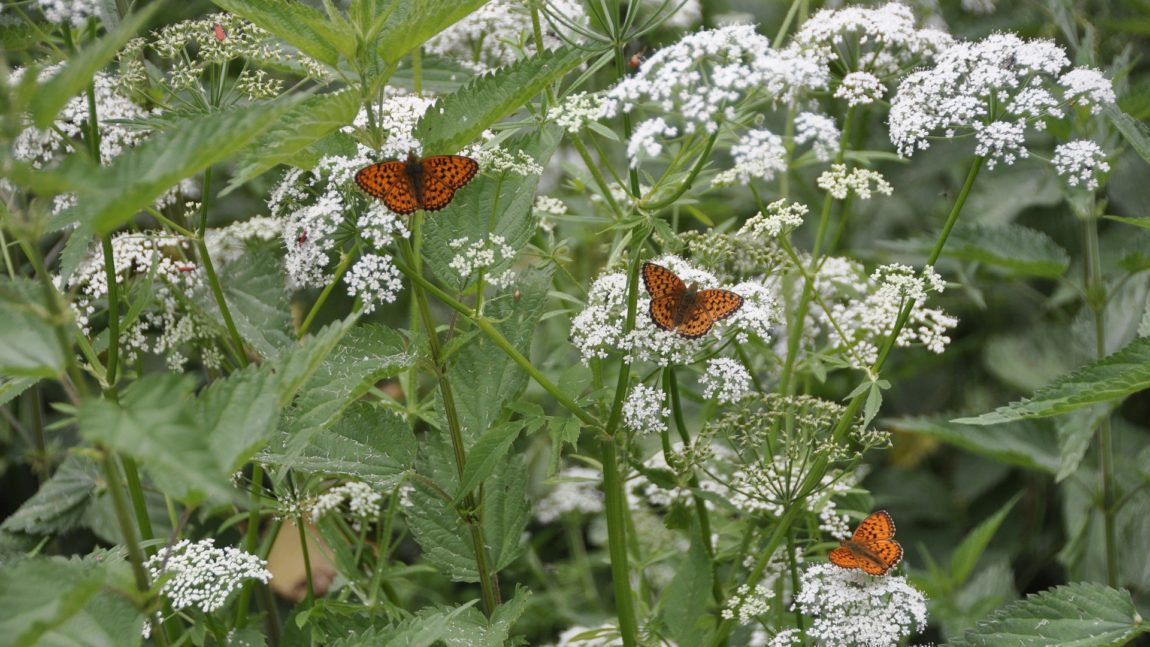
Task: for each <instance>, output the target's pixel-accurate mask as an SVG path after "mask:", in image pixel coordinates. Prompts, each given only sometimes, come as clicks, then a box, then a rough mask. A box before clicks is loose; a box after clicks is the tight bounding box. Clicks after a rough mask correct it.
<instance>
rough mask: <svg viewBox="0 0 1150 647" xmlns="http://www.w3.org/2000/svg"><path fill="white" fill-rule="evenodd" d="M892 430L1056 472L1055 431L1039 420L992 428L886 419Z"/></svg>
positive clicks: (937, 420)
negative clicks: (920, 435)
mask: <svg viewBox="0 0 1150 647" xmlns="http://www.w3.org/2000/svg"><path fill="white" fill-rule="evenodd" d="M883 424H885V425H886V426H887V427H889V428H890V429H891V430H898V431H905V432H909V433H915V434H922V435H924V436H930V437H932V438H937V439H938V440H941V441H943V442H945V443H949V444H951V445H954V446H956V447H960V448H962V449H965V450H967V451H971V452H974V453H976V454H979V455H981V456H986V457H988V458H992V459H994V460H997V461H1001V462H1003V463H1008V464H1010V465H1017V466H1019V467H1025V468H1026V469H1032V470H1038V471H1041V472H1047V473H1049V474H1056V473H1057V472H1058V466H1059V461H1060V458H1059V452H1058V447H1057V445H1056V443H1055V439H1054V431H1053V430H1052V429H1050V428H1049V427H1043V426H1041V425H1040V423H1039V422H1036V421H1019V422H1015V423H1011V424H1008V425H1004V426H1001V427H995V428H994V429H988V428H986V427H975V426H967V425H960V424H956V423H954V422H948V421H947V420H945V419H944V418H941V417H939V418H926V417H905V418H894V419H890V420H884V421H883Z"/></svg>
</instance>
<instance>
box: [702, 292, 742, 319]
mask: <svg viewBox="0 0 1150 647" xmlns="http://www.w3.org/2000/svg"><path fill="white" fill-rule="evenodd" d="M695 301H696V302H697V303H698V304H699V305H701V306H702V307H703V308H705V309H706V310H707V314H708V315H710V316H711V319H712V320H713V321H722V320H723V319H726V318H727V317H729V316H731V315H733V314H735V313H736V312H738V310H739V308H741V307H743V297H741V296H739V295H737V294H735V293H734V292H731V291H730V290H699V293H698V294H696V295H695Z"/></svg>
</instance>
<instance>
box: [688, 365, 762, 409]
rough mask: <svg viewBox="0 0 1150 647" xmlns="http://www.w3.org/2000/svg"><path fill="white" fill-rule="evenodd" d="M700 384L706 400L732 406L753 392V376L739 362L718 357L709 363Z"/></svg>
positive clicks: (700, 378)
mask: <svg viewBox="0 0 1150 647" xmlns="http://www.w3.org/2000/svg"><path fill="white" fill-rule="evenodd" d="M699 384H701V385H702V386H703V397H704V398H707V399H708V400H709V399H711V398H714V399H716V400H718V401H719V402H720V403H721V404H731V403H734V402H738V401H739V400H741V399H742V398H743V396H745V395H747V394H748V393H750V392H751V374H750V373H749V372H747V369H746V367H745V366H743V365H742V364H741V363H739V362H738V360H734V359H731V358H729V357H716V358H714V359H712V360H710V361H709V362H707V370H706V371H704V372H703V374H702V376H700V377H699Z"/></svg>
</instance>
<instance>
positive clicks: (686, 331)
mask: <svg viewBox="0 0 1150 647" xmlns="http://www.w3.org/2000/svg"><path fill="white" fill-rule="evenodd" d="M643 284H644V285H646V286H647V292H649V293H650V294H651V308H650V313H651V320H652V321H654V322H655V325H656V326H658V327H660V328H662V329H663V330H673V331H675V332H677V333H679V334H680V335H682V336H683V337H686V338H687V339H695V338H697V337H702V336H703V335H705V334H707V332H708V331H709V330H710V329H711V326H713V325H715V322H716V321H719V320H720V319H725V318H727V317H729V316H731V315H733V314H735V311H737V310H738V309H739V308H741V307H742V306H743V297H741V296H739V295H737V294H735V293H734V292H731V291H730V290H700V289H698V286H697V285H696V284H695V283H692V284H691V285H690V286H687V285H684V283H683V279H681V278H679V277H678V276H676V275H675V273H674V272H672V271H671V270H669V269H667V268H665V267H663V266H662V265H656V264H654V263H652V262H650V261H648V262H646V263H643Z"/></svg>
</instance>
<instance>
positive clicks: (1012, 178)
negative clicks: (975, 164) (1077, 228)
mask: <svg viewBox="0 0 1150 647" xmlns="http://www.w3.org/2000/svg"><path fill="white" fill-rule="evenodd" d="M1062 200H1063V196H1062V187H1061V184H1060V181H1059V179H1058V177H1057V176H1055V175H1054V174H1053V173H1049V172H1046V171H1044V170H1042V169H1041V168H1040V167H1039V166H1038V165H1037V163H1030V164H1028V163H1019V164H1014V165H1012V166H999V167H998V168H996V169H994V173H990V174H983V176H982V177H980V178H979V180H978V191H975V192H974V193H972V194H971V196H970V199H969V200H967V202H966V207H965V208H964V209H963V212H964V213H969V214H971V215H972V216H975V217H974V218H973V219H974V220H977V221H978V222H979V223H981V224H984V225H1004V224H1007V223H1009V222H1011V221H1013V220H1014V219H1015V218H1016V217H1017V216H1018V214H1020V213H1022V212H1023V211H1025V210H1026V209H1030V208H1032V207H1049V206H1053V205H1056V204H1059V203H1061V202H1062Z"/></svg>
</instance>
